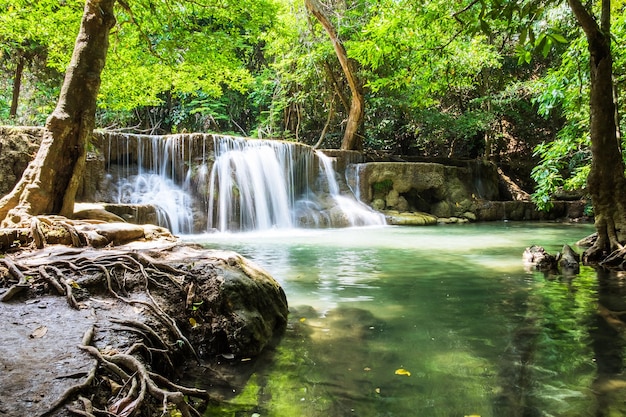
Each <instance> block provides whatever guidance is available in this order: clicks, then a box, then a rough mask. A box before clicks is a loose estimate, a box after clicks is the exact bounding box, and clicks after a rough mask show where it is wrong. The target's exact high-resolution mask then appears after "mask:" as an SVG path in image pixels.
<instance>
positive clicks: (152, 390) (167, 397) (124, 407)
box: [80, 345, 209, 417]
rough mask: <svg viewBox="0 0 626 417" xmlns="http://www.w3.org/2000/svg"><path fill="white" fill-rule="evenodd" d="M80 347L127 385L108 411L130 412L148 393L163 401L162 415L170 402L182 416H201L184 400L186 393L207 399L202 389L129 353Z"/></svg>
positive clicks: (122, 414) (123, 414)
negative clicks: (171, 377)
mask: <svg viewBox="0 0 626 417" xmlns="http://www.w3.org/2000/svg"><path fill="white" fill-rule="evenodd" d="M80 348H81V349H82V350H84V351H85V352H87V353H89V354H90V355H92V356H93V357H95V358H96V359H97V360H98V363H99V364H100V366H102V367H103V368H104V369H106V370H108V371H109V372H110V373H112V374H114V375H115V376H116V377H117V378H119V379H120V381H121V384H120V385H122V386H123V387H127V390H126V391H125V393H124V396H120V395H119V393H118V396H117V397H118V398H117V400H115V401H114V402H113V403H112V404H111V405H110V406H109V410H108V412H109V413H113V415H116V416H120V417H122V416H129V415H132V414H133V413H134V412H135V410H138V409H141V408H142V407H143V406H144V404H143V403H144V401H146V398H147V397H148V396H152V397H153V398H155V399H156V400H158V401H159V402H160V403H161V404H162V413H163V414H162V415H165V414H166V413H167V411H168V409H169V408H171V405H173V406H175V407H176V408H177V409H178V411H180V412H181V414H182V416H183V417H200V416H201V414H200V413H199V412H198V410H196V408H195V407H193V406H191V405H189V404H188V403H187V402H186V401H185V396H187V397H194V398H200V399H203V400H206V401H208V400H209V395H208V393H207V392H206V391H205V390H199V389H195V388H186V387H182V386H180V385H177V384H174V383H173V382H171V381H170V380H168V379H167V378H165V377H163V376H161V375H159V374H156V373H153V372H150V371H148V369H147V368H146V366H145V365H144V364H143V363H142V362H141V361H139V359H137V358H136V357H135V356H133V355H132V354H130V353H113V354H104V353H102V352H100V351H99V350H98V349H96V348H95V347H93V346H88V345H82V346H80ZM159 384H160V385H161V386H165V387H166V388H162V387H161V386H159ZM168 389H169V390H168ZM170 390H171V391H170ZM120 392H121V391H120ZM120 397H121V398H120Z"/></svg>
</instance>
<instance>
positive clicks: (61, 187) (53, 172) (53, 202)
mask: <svg viewBox="0 0 626 417" xmlns="http://www.w3.org/2000/svg"><path fill="white" fill-rule="evenodd" d="M114 3H115V0H86V1H85V9H84V12H83V18H82V22H81V26H80V32H79V33H78V37H77V38H76V43H75V45H74V53H73V54H72V60H71V62H70V65H69V67H68V69H67V72H66V74H65V80H64V82H63V87H62V89H61V95H60V97H59V101H58V103H57V106H56V109H55V110H54V112H52V114H51V115H50V116H49V117H48V120H47V121H46V126H45V131H44V136H43V140H42V142H41V147H40V148H39V151H38V153H37V156H36V157H35V160H34V161H33V162H32V163H31V164H30V165H29V166H28V168H27V169H26V170H25V172H24V174H23V175H22V178H21V180H20V181H19V182H18V183H17V185H16V186H15V188H14V189H13V191H12V192H11V193H10V194H8V195H7V196H5V197H4V198H3V199H2V200H0V220H1V219H4V221H3V222H2V225H3V226H4V227H9V226H17V225H19V224H23V223H24V221H25V220H26V219H27V218H28V217H30V216H33V215H38V214H61V215H65V216H67V215H71V214H72V212H73V209H74V198H75V196H76V191H77V189H78V185H79V182H80V178H81V176H82V174H83V171H84V167H85V156H86V147H87V141H88V139H89V137H90V136H91V134H92V132H93V129H94V127H95V112H96V97H97V94H98V89H99V88H100V74H101V73H102V69H103V68H104V63H105V59H106V53H107V49H108V46H109V31H110V30H111V28H112V27H113V25H114V24H115V17H114V15H113V5H114Z"/></svg>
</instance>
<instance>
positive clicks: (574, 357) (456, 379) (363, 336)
mask: <svg viewBox="0 0 626 417" xmlns="http://www.w3.org/2000/svg"><path fill="white" fill-rule="evenodd" d="M592 229H593V227H592V226H591V225H573V224H553V223H535V224H528V223H506V222H502V223H492V224H469V225H450V226H434V227H405V228H402V227H365V228H348V229H325V230H290V231H275V232H265V233H238V234H237V233H236V234H229V233H224V234H212V235H202V236H200V235H196V236H188V237H187V239H188V240H189V241H194V242H199V243H202V244H203V245H204V246H206V247H209V248H219V249H232V250H235V251H237V252H239V253H241V254H243V255H245V256H247V257H248V258H250V259H252V260H253V261H255V262H256V263H257V264H259V265H261V266H262V267H264V268H265V269H266V270H267V271H269V272H270V273H271V274H272V275H273V276H274V277H275V278H276V279H277V280H278V281H279V282H280V283H281V285H282V286H283V288H284V289H285V292H286V294H287V298H288V301H289V305H290V321H289V326H288V329H287V331H286V333H285V335H284V337H283V338H282V339H281V341H280V343H279V344H278V345H277V346H276V347H275V348H273V349H268V351H267V352H266V353H265V354H264V356H263V357H261V358H259V359H257V360H251V361H248V360H247V359H248V358H243V359H244V360H243V361H241V359H240V358H238V359H234V360H232V362H229V361H228V360H227V359H225V360H224V362H226V365H225V366H232V367H233V368H234V369H235V373H236V372H241V373H244V374H245V378H243V380H240V381H239V382H238V383H236V384H235V386H234V387H231V388H232V389H231V388H229V389H228V390H226V391H224V390H223V391H220V392H218V393H216V394H215V395H222V396H224V397H225V398H226V399H227V400H228V404H222V405H220V406H215V407H213V408H211V409H210V410H208V411H207V414H206V415H207V416H209V415H210V416H254V417H260V416H263V417H269V416H275V417H285V416H302V417H318V416H319V417H328V416H332V417H341V416H360V417H374V416H376V417H382V416H401V417H407V416H482V417H489V416H494V417H505V416H506V417H509V416H568V417H572V416H595V415H611V416H623V415H626V414H625V413H626V407H625V406H624V401H623V399H622V398H621V397H617V398H616V399H615V401H613V402H611V401H610V399H611V398H612V397H611V396H610V395H609V394H607V395H601V390H599V389H598V387H597V386H594V381H595V379H596V377H597V376H598V375H600V376H601V377H602V378H604V379H605V380H608V381H612V380H613V379H617V380H618V381H619V376H618V375H617V374H618V371H619V370H621V365H622V364H621V358H622V352H623V349H624V348H623V342H621V338H620V337H619V335H615V332H613V333H611V332H610V331H604V330H602V325H601V324H599V323H601V320H600V321H599V320H598V315H597V311H598V310H597V305H598V301H599V300H609V298H610V299H613V300H615V293H616V292H617V293H618V294H617V295H618V297H619V300H624V299H626V298H625V297H624V294H623V293H624V290H623V289H622V290H619V289H617V290H616V289H615V288H614V289H613V290H610V291H609V294H610V297H609V298H607V296H606V294H605V295H603V293H602V291H605V290H606V288H605V287H606V286H603V285H598V282H599V281H598V277H597V276H596V272H595V271H594V270H592V269H590V268H586V267H583V268H582V271H581V273H580V274H579V275H578V276H576V277H563V276H552V277H550V276H545V275H544V274H543V273H539V272H532V271H527V270H525V269H524V266H523V264H522V252H523V251H524V249H525V248H526V247H527V246H530V245H532V244H537V245H542V246H544V247H545V248H546V249H547V250H548V251H549V252H551V253H556V252H557V251H558V250H560V248H561V246H562V245H563V244H564V243H568V244H573V243H574V242H576V241H577V240H578V239H580V238H582V237H585V236H586V235H588V234H589V233H591V232H592ZM609 287H610V286H609ZM603 288H605V290H603ZM620 291H621V293H620ZM603 297H604V298H603ZM611 297H612V298H611ZM616 352H617V353H616ZM616 358H617V362H620V363H616ZM237 369H238V370H239V371H237ZM622 384H623V383H622ZM216 390H217V391H219V390H218V389H217V388H216ZM621 392H622V394H623V391H621ZM600 411H602V412H603V413H604V414H600ZM609 412H611V414H609Z"/></svg>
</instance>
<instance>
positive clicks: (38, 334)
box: [28, 326, 48, 339]
mask: <svg viewBox="0 0 626 417" xmlns="http://www.w3.org/2000/svg"><path fill="white" fill-rule="evenodd" d="M46 333H48V328H47V327H46V326H39V327H37V328H36V329H35V330H33V332H32V333H31V334H30V336H28V337H30V338H31V339H39V338H42V337H44V336H45V335H46Z"/></svg>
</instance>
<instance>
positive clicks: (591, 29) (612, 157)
mask: <svg viewBox="0 0 626 417" xmlns="http://www.w3.org/2000/svg"><path fill="white" fill-rule="evenodd" d="M568 3H569V5H570V8H571V9H572V11H573V12H574V15H575V16H576V19H577V20H578V23H579V24H580V25H581V27H582V28H583V30H584V32H585V35H586V36H587V42H588V44H589V45H588V46H589V54H590V75H591V76H590V79H591V95H590V104H589V105H590V113H591V120H590V135H591V153H592V157H593V160H592V163H591V172H590V173H589V177H588V180H587V185H588V188H589V193H590V195H591V199H592V202H593V209H594V214H595V226H596V230H597V232H598V239H597V241H596V243H595V244H594V245H593V246H592V247H591V248H589V249H588V250H587V251H586V252H585V256H584V257H585V259H586V261H588V262H595V261H598V260H601V259H603V258H605V257H606V256H607V255H608V254H609V253H610V252H613V251H615V250H618V249H622V244H623V243H624V242H625V241H626V194H625V193H626V178H625V177H624V162H623V160H622V149H621V145H620V142H619V140H618V137H617V126H616V124H615V102H614V101H613V59H612V56H611V27H610V16H611V13H610V11H611V2H610V0H602V15H601V18H600V24H598V22H596V20H595V19H594V18H593V16H592V15H591V13H590V12H589V11H588V10H587V9H586V8H585V6H583V4H582V3H581V2H580V0H568Z"/></svg>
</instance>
